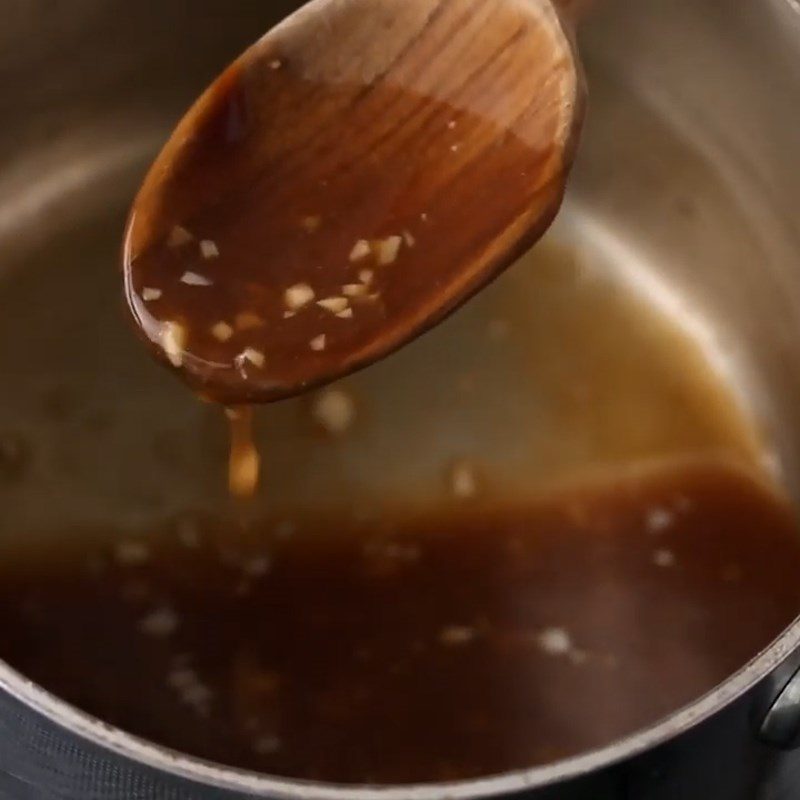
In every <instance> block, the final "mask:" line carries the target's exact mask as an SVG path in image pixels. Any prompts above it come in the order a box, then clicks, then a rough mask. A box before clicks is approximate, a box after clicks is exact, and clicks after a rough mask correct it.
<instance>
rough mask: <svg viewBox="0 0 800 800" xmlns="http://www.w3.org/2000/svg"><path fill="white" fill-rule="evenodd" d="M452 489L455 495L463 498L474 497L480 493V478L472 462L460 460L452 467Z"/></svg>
mask: <svg viewBox="0 0 800 800" xmlns="http://www.w3.org/2000/svg"><path fill="white" fill-rule="evenodd" d="M450 490H451V491H452V493H453V496H454V497H458V498H459V499H462V500H466V499H468V498H470V497H474V496H475V495H476V494H477V493H478V478H477V475H476V474H475V469H474V468H473V466H472V465H471V464H470V463H468V462H466V461H458V462H456V463H455V464H454V465H453V466H452V467H451V470H450Z"/></svg>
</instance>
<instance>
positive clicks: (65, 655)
mask: <svg viewBox="0 0 800 800" xmlns="http://www.w3.org/2000/svg"><path fill="white" fill-rule="evenodd" d="M99 533H100V536H99V539H97V540H92V539H91V538H89V537H81V536H78V537H77V538H76V539H75V540H74V541H72V542H71V543H69V544H67V542H69V538H68V537H65V538H62V542H64V544H63V545H62V547H61V549H58V550H53V551H51V553H50V559H49V560H48V559H44V558H43V557H42V555H43V554H42V553H39V554H37V556H36V557H35V558H34V559H32V560H29V561H25V560H24V559H21V558H20V559H18V560H16V561H4V562H3V563H2V565H0V630H2V632H3V635H2V637H0V657H2V658H4V659H7V660H8V661H9V662H10V663H11V664H12V665H13V666H15V667H16V668H18V669H20V670H22V671H24V672H25V674H26V675H28V676H29V677H31V678H32V679H34V680H36V681H39V682H40V683H41V684H43V685H44V686H45V687H47V688H48V689H51V690H53V691H54V692H56V693H57V694H58V695H60V696H62V697H64V698H66V699H67V700H68V701H70V702H72V703H74V704H76V705H77V706H79V707H80V708H83V709H85V710H87V711H90V712H92V713H94V714H96V715H98V716H99V717H101V718H102V719H104V720H106V721H108V722H110V723H113V724H116V725H119V726H121V727H122V728H124V729H126V730H128V731H132V732H134V733H137V734H139V735H142V736H145V737H147V738H150V739H152V740H154V741H156V742H160V743H163V744H166V745H169V746H171V747H174V748H177V749H179V750H182V751H186V752H189V753H192V754H195V755H198V756H202V757H204V758H208V759H212V760H215V761H220V762H224V763H226V764H233V765H238V766H241V767H249V768H253V769H257V770H261V771H264V772H267V773H272V774H278V775H285V776H293V777H300V778H313V779H321V780H332V781H345V782H358V783H361V782H365V781H367V782H372V781H374V782H407V781H424V780H435V779H455V778H466V777H472V776H480V775H488V774H492V773H496V772H499V771H502V770H506V769H511V768H517V767H527V766H532V765H534V764H538V763H543V762H546V761H550V760H552V759H555V758H559V757H561V756H567V755H570V754H575V753H578V752H580V751H584V750H586V749H587V748H591V747H596V746H600V745H604V744H607V743H609V742H610V741H611V740H612V739H613V738H614V737H617V736H619V735H622V734H626V733H630V732H632V731H633V730H635V729H636V728H638V727H640V726H642V725H645V724H648V723H652V722H654V721H656V720H657V719H658V718H659V717H661V716H662V715H665V714H667V713H668V712H671V711H674V710H675V709H677V708H679V707H680V706H682V705H683V704H686V703H688V702H690V701H692V700H694V699H696V698H697V697H699V696H700V695H701V694H702V693H704V692H706V691H707V690H709V689H711V688H712V687H713V686H715V685H716V684H717V683H718V682H720V681H721V680H723V679H724V678H725V677H727V676H728V675H730V674H731V673H732V672H733V671H735V670H736V669H737V668H739V667H741V666H743V665H744V663H745V662H746V661H747V660H748V659H749V658H751V657H752V656H754V655H755V654H756V653H757V652H758V651H759V650H760V649H762V648H763V647H765V646H766V645H767V644H768V643H769V642H770V640H771V639H772V638H773V637H774V636H775V635H777V634H778V633H779V632H780V631H781V629H783V628H784V627H785V626H786V625H787V624H788V623H789V622H790V621H791V619H792V618H793V617H794V616H795V615H796V614H797V613H798V611H800V581H798V579H797V578H798V576H799V575H800V533H799V532H798V530H797V527H796V524H795V522H794V521H793V518H792V515H791V513H790V511H789V509H788V508H787V506H786V505H785V503H784V502H783V501H782V500H780V499H778V498H777V497H776V496H775V495H773V494H772V492H771V491H769V490H767V489H765V488H763V487H762V485H761V484H759V483H758V482H756V481H754V480H753V479H752V478H750V477H748V473H747V472H745V471H742V470H740V469H739V468H736V467H733V466H730V465H729V464H728V463H727V462H725V461H713V460H712V461H708V460H706V461H688V462H685V463H682V464H681V463H678V462H676V463H672V464H671V465H670V464H669V463H666V464H664V465H663V466H660V467H653V466H651V467H648V468H646V469H642V470H639V471H637V470H628V471H619V472H616V473H614V472H611V473H610V474H609V475H608V476H607V477H604V478H600V479H597V480H595V481H593V482H591V483H584V484H574V485H572V486H566V487H564V488H562V489H559V490H557V491H553V492H550V493H548V494H545V495H542V496H541V497H540V498H539V499H537V500H531V501H527V502H525V503H520V504H517V505H513V506H511V505H508V506H500V507H498V508H495V509H493V510H492V509H479V508H472V509H470V508H469V507H466V508H464V509H463V510H462V511H461V512H460V513H455V512H451V513H446V514H435V515H430V514H428V515H422V516H419V517H414V518H403V517H400V516H383V517H377V518H375V519H372V520H367V521H361V522H356V521H354V519H353V518H352V517H348V516H342V517H340V518H329V519H327V520H326V521H325V522H324V523H323V522H315V521H313V520H307V521H306V522H302V521H298V522H297V524H296V525H295V526H294V527H291V526H287V525H286V524H285V523H283V524H279V523H277V522H275V521H267V520H265V521H263V522H262V523H261V524H260V525H257V526H253V527H252V528H251V529H249V530H248V531H246V532H242V531H241V530H238V529H231V527H230V525H227V526H226V525H224V524H221V523H215V522H213V521H208V522H206V523H203V524H199V523H198V524H196V525H189V524H187V523H186V521H185V520H184V521H183V522H182V523H181V524H179V525H176V526H174V527H170V528H167V529H165V530H161V531H158V532H153V531H143V532H142V535H141V536H131V535H128V536H122V535H120V536H118V537H117V538H116V542H115V543H114V544H111V543H109V538H108V537H107V533H108V532H107V531H105V532H99ZM155 533H157V535H154V534H155ZM112 541H113V540H112ZM733 621H735V624H732V622H733ZM88 665H91V666H88Z"/></svg>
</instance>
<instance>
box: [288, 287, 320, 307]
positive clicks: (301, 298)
mask: <svg viewBox="0 0 800 800" xmlns="http://www.w3.org/2000/svg"><path fill="white" fill-rule="evenodd" d="M314 297H315V295H314V290H313V289H312V288H311V287H310V286H309V285H308V284H307V283H297V284H295V285H294V286H290V287H289V288H288V289H287V290H286V291H285V292H284V293H283V301H284V303H286V306H287V308H288V309H289V310H290V311H297V310H299V309H301V308H303V306H306V305H308V304H309V303H310V302H311V301H312V300H313V299H314Z"/></svg>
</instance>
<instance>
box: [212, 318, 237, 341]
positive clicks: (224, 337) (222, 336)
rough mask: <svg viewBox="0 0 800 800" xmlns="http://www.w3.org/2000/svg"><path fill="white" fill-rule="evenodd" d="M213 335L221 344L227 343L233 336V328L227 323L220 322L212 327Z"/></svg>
mask: <svg viewBox="0 0 800 800" xmlns="http://www.w3.org/2000/svg"><path fill="white" fill-rule="evenodd" d="M211 335H212V336H213V337H214V338H215V339H217V340H219V341H220V342H227V341H228V339H230V338H231V337H232V336H233V328H232V327H231V326H230V325H228V323H227V322H218V323H217V324H216V325H214V326H212V328H211Z"/></svg>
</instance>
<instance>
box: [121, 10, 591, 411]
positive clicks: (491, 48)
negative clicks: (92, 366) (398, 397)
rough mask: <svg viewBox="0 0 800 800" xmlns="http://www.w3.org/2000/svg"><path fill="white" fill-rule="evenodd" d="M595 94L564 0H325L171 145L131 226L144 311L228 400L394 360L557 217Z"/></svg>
mask: <svg viewBox="0 0 800 800" xmlns="http://www.w3.org/2000/svg"><path fill="white" fill-rule="evenodd" d="M583 98H584V88H583V80H582V74H581V71H580V67H579V64H578V58H577V55H576V52H575V49H574V46H573V42H572V39H571V36H570V34H569V32H568V30H567V26H565V25H564V24H562V21H561V18H560V16H559V14H558V12H557V11H556V9H555V8H554V7H553V5H552V4H551V3H550V2H549V0H315V2H311V3H309V4H308V5H306V6H305V7H303V8H302V9H301V10H300V11H298V12H296V13H295V14H294V15H293V16H291V17H290V18H288V19H287V20H285V21H284V22H283V23H282V24H280V25H279V26H278V27H276V28H274V29H273V30H272V31H270V32H269V33H268V34H267V35H266V36H264V38H262V39H261V40H260V41H258V42H257V43H256V44H255V45H253V46H252V47H251V48H249V49H248V50H247V51H245V52H244V53H243V54H242V55H241V56H240V57H239V58H238V59H237V60H236V61H235V62H234V63H233V64H232V65H231V66H230V67H228V69H226V70H225V72H224V73H223V74H222V75H221V76H220V77H219V78H218V79H217V80H216V81H215V82H214V83H213V84H212V85H211V87H210V88H209V89H208V90H207V91H206V92H205V93H204V94H203V95H202V96H201V97H200V99H199V100H198V101H197V102H196V103H195V105H194V106H193V107H192V108H191V109H190V111H189V112H188V113H187V115H186V116H185V117H184V119H183V120H182V121H181V123H180V124H179V125H178V127H177V129H176V130H175V132H174V133H173V135H172V137H171V139H170V140H169V142H168V143H167V145H166V146H165V147H164V149H163V151H162V152H161V154H160V155H159V156H158V158H157V159H156V161H155V163H154V165H153V167H152V168H151V170H150V172H149V174H148V175H147V178H146V179H145V182H144V185H143V186H142V188H141V190H140V192H139V194H138V196H137V198H136V201H135V203H134V206H133V209H132V211H131V214H130V219H129V223H128V228H127V232H126V236H125V247H124V273H125V290H126V296H127V300H128V304H129V308H130V312H131V314H132V316H133V319H134V321H135V323H136V325H137V326H138V328H139V330H140V332H141V334H142V335H143V337H144V338H145V340H146V341H147V342H148V343H149V344H150V346H151V349H152V351H153V353H154V354H155V355H156V356H157V357H158V358H159V359H160V360H161V361H163V362H165V363H166V364H168V365H171V366H172V367H173V368H174V369H176V370H179V371H180V372H181V374H182V376H183V378H184V379H185V380H186V382H187V383H189V384H190V385H191V386H192V387H193V388H194V389H195V390H196V391H198V392H200V393H202V394H204V395H205V396H207V397H210V398H211V399H214V400H217V401H219V402H222V403H225V404H228V405H237V404H247V403H259V402H266V401H271V400H276V399H279V398H283V397H287V396H290V395H293V394H297V393H299V392H302V391H304V390H305V389H307V388H309V387H311V386H314V385H318V384H321V383H325V382H328V381H331V380H333V379H335V378H338V377H341V376H342V375H344V374H346V373H349V372H351V371H353V370H356V369H358V368H359V367H363V366H365V365H367V364H369V363H371V362H373V361H375V360H376V359H379V358H382V357H383V356H385V355H387V354H388V353H389V352H391V351H393V350H395V349H396V348H398V347H399V346H401V345H402V344H404V343H405V342H408V341H409V340H410V339H413V338H414V337H415V336H417V335H419V334H420V333H421V332H422V331H424V330H425V329H427V328H429V327H431V326H432V325H434V324H435V323H436V322H438V321H440V320H441V319H442V318H443V317H445V316H446V315H447V314H448V313H449V312H451V311H453V310H454V309H455V308H456V307H457V306H459V305H460V304H461V303H463V302H464V301H465V300H466V299H467V298H468V297H470V295H472V294H473V293H474V292H476V291H477V290H478V289H480V288H481V287H482V286H484V285H485V284H486V283H487V282H488V281H490V280H491V279H492V278H494V277H495V276H496V275H497V274H498V273H499V272H500V271H501V270H503V269H504V268H505V267H507V266H508V265H509V264H510V263H512V262H513V261H514V260H515V259H516V258H517V257H518V256H520V255H521V254H522V253H523V252H524V251H525V250H527V249H528V248H529V247H530V246H531V245H532V244H533V243H534V242H536V240H537V239H539V237H540V236H541V235H542V234H543V233H544V231H545V230H546V229H547V227H548V226H549V224H550V222H551V221H552V219H553V217H554V216H555V214H556V212H557V211H558V208H559V206H560V203H561V199H562V195H563V192H564V185H565V181H566V178H567V173H568V171H569V168H570V166H571V163H572V159H573V153H574V148H575V143H576V138H577V133H578V130H579V127H580V123H581V120H582V111H583V105H584V103H583Z"/></svg>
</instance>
